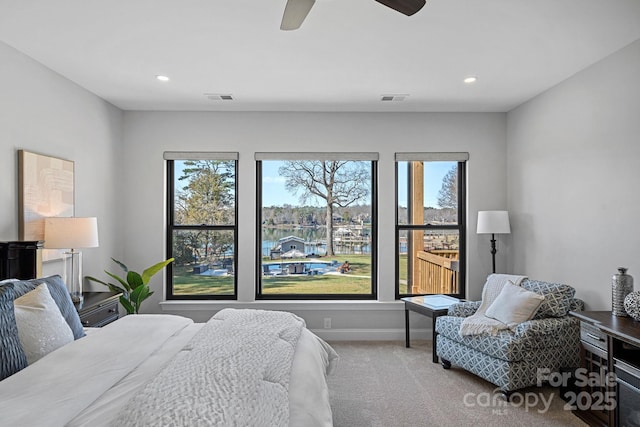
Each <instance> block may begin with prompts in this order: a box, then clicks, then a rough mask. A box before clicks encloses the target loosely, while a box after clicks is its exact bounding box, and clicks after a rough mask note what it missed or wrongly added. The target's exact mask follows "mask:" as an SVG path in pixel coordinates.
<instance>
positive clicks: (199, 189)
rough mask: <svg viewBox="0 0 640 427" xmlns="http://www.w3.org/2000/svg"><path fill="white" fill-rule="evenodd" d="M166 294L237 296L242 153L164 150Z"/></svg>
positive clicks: (177, 297) (184, 297)
mask: <svg viewBox="0 0 640 427" xmlns="http://www.w3.org/2000/svg"><path fill="white" fill-rule="evenodd" d="M164 158H165V160H166V161H167V215H166V217H167V258H170V257H173V258H175V261H174V262H173V263H171V264H169V266H167V280H166V286H167V290H166V291H167V292H166V297H167V299H235V298H236V295H237V280H236V274H235V273H236V269H237V246H238V245H237V243H238V241H237V236H238V228H237V216H238V215H237V191H236V190H237V163H238V153H209V152H165V153H164Z"/></svg>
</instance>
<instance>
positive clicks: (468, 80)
mask: <svg viewBox="0 0 640 427" xmlns="http://www.w3.org/2000/svg"><path fill="white" fill-rule="evenodd" d="M463 81H464V82H465V83H467V84H471V83H475V82H477V81H478V78H477V77H476V76H468V77H465V78H464V80H463Z"/></svg>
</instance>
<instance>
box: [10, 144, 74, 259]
mask: <svg viewBox="0 0 640 427" xmlns="http://www.w3.org/2000/svg"><path fill="white" fill-rule="evenodd" d="M18 210H19V211H18V228H19V230H18V233H19V238H20V240H43V239H44V218H46V217H52V216H56V217H71V216H73V215H74V164H73V161H71V160H65V159H60V158H58V157H51V156H46V155H43V154H37V153H32V152H29V151H25V150H18ZM61 257H62V251H60V250H50V249H46V250H44V251H43V253H42V260H43V261H51V260H54V259H59V258H61Z"/></svg>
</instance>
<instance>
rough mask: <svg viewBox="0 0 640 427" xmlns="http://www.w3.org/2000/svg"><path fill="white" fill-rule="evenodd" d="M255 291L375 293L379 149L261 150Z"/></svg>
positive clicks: (263, 294) (274, 295)
mask: <svg viewBox="0 0 640 427" xmlns="http://www.w3.org/2000/svg"><path fill="white" fill-rule="evenodd" d="M256 160H257V178H258V179H257V181H258V189H257V195H258V203H257V206H258V212H257V215H258V224H259V226H258V230H257V235H258V241H259V242H258V243H259V244H258V250H259V254H258V256H257V259H258V264H259V265H258V274H257V276H258V277H257V283H258V286H257V297H258V298H263V299H267V298H271V299H284V298H286V299H349V298H353V299H357V298H360V299H372V298H375V297H376V295H375V289H376V265H375V262H374V260H375V259H376V256H375V252H376V195H375V189H376V166H377V154H375V153H300V154H297V153H296V154H293V153H256Z"/></svg>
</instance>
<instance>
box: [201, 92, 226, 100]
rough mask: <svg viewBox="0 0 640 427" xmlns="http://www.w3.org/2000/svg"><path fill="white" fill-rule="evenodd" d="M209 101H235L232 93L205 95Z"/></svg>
mask: <svg viewBox="0 0 640 427" xmlns="http://www.w3.org/2000/svg"><path fill="white" fill-rule="evenodd" d="M204 96H206V97H207V99H208V100H209V101H233V96H232V95H231V94H230V93H226V94H222V93H205V94H204Z"/></svg>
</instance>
